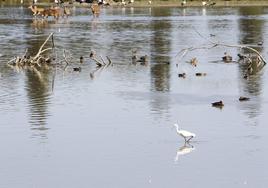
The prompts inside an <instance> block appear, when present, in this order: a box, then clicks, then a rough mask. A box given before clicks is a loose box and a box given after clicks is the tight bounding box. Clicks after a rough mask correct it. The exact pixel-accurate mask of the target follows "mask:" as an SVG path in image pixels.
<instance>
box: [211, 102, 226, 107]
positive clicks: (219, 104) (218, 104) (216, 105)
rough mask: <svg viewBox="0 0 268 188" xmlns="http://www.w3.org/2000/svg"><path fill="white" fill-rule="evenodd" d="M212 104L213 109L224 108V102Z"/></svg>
mask: <svg viewBox="0 0 268 188" xmlns="http://www.w3.org/2000/svg"><path fill="white" fill-rule="evenodd" d="M211 104H212V106H213V107H218V108H222V107H223V106H224V104H223V102H222V101H217V102H213V103H211Z"/></svg>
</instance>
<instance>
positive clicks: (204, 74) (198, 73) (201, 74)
mask: <svg viewBox="0 0 268 188" xmlns="http://www.w3.org/2000/svg"><path fill="white" fill-rule="evenodd" d="M206 75H207V73H202V72H197V73H195V76H206Z"/></svg>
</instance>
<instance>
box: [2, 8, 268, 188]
mask: <svg viewBox="0 0 268 188" xmlns="http://www.w3.org/2000/svg"><path fill="white" fill-rule="evenodd" d="M73 13H74V16H73V17H70V18H69V19H62V20H59V21H58V22H56V21H54V20H53V19H52V18H51V19H49V20H48V21H47V22H42V21H40V20H38V21H37V20H33V19H32V17H31V14H30V12H29V10H28V9H27V8H23V7H2V8H0V88H1V89H0V111H1V115H0V150H1V155H0V187H1V188H11V187H12V188H29V187H33V188H35V187H38V188H47V187H50V188H52V187H53V188H54V187H55V188H58V187H79V188H82V187H102V188H107V187H113V188H118V187H128V188H129V187H133V188H137V187H139V188H141V187H154V188H155V187H159V188H160V187H161V188H162V187H222V188H226V187H236V188H237V187H259V188H262V187H267V186H268V176H267V174H268V173H267V170H268V164H267V157H268V145H267V143H268V127H267V124H266V126H265V121H267V120H268V118H267V116H266V115H265V112H267V111H268V97H267V96H268V95H267V94H268V87H267V83H268V82H267V69H266V67H265V68H264V69H263V70H262V71H261V72H259V73H257V74H256V75H254V76H251V77H250V78H249V79H248V80H245V79H243V71H244V69H245V68H244V67H242V66H239V65H238V64H236V63H230V64H224V63H222V62H221V61H219V60H221V57H222V56H223V53H224V52H225V51H227V52H229V53H230V54H231V55H233V56H234V57H236V54H237V53H238V52H240V51H239V50H238V49H232V48H229V49H226V48H214V49H211V50H198V51H194V52H190V53H189V54H188V55H187V56H186V57H185V58H184V59H183V61H181V62H180V63H179V67H176V66H175V64H176V63H177V62H178V59H176V58H175V56H176V54H177V53H178V52H179V51H180V50H181V49H182V48H185V47H187V46H198V45H202V44H206V41H205V40H203V39H202V38H200V37H199V36H198V35H197V34H196V32H195V31H194V30H193V27H195V29H196V30H198V31H199V32H200V33H203V34H204V35H205V36H206V37H209V34H215V35H216V36H215V37H214V38H212V39H215V40H219V41H224V42H226V43H230V44H250V45H252V46H255V47H257V46H256V44H257V43H258V42H259V41H263V43H264V44H263V46H262V47H258V48H257V49H258V50H259V51H260V52H261V53H262V54H263V55H264V57H266V58H268V57H267V56H268V54H267V47H268V41H267V38H268V33H267V31H268V9H267V8H252V7H249V8H217V9H216V8H211V9H210V8H207V9H201V8H187V9H175V8H152V9H150V8H122V9H121V8H110V9H105V10H103V12H102V14H101V16H100V17H99V18H97V19H93V18H92V16H91V15H90V12H89V10H87V9H79V8H76V9H73ZM51 32H55V36H54V39H55V45H56V47H57V48H60V49H68V50H69V51H70V52H71V53H72V55H73V58H74V60H73V61H74V63H73V64H72V65H71V66H70V67H69V68H67V70H66V71H62V70H61V69H57V73H56V76H55V82H54V89H53V90H52V80H53V75H54V71H53V70H51V69H48V70H45V71H42V72H34V71H29V70H28V71H26V70H24V71H23V70H13V69H11V68H9V67H7V66H6V62H7V61H8V60H10V59H11V58H13V57H14V56H16V55H18V54H23V53H24V51H25V49H28V51H29V52H31V53H36V52H37V50H38V48H39V46H40V45H41V44H42V43H43V41H44V40H45V39H46V37H47V36H48V35H49V33H51ZM134 48H135V49H138V54H139V55H144V54H147V55H148V56H149V59H150V64H149V65H148V66H141V65H132V64H131V50H132V49H134ZM92 49H93V50H95V51H96V52H98V53H99V54H102V55H103V56H105V55H107V56H109V57H110V58H111V59H112V61H113V62H114V66H111V67H108V68H107V69H104V70H102V71H97V72H95V74H94V76H95V77H94V79H92V78H90V73H92V72H94V71H95V70H96V68H95V64H94V62H92V61H91V60H90V59H89V58H88V55H89V52H90V50H92ZM58 54H59V55H61V54H62V51H58ZM80 56H84V57H85V62H84V64H82V65H80V64H79V63H78V62H79V57H80ZM192 57H197V58H198V61H199V64H198V66H197V67H196V68H193V67H191V66H190V65H189V64H187V63H185V61H187V60H189V59H190V58H192ZM167 62H170V64H168V63H167ZM77 66H81V67H82V71H81V72H80V73H78V72H73V71H72V67H77ZM181 72H186V73H187V77H186V78H185V79H181V78H178V76H177V74H178V73H181ZM196 72H206V73H207V76H206V77H195V73H196ZM239 96H247V97H250V98H251V100H250V101H248V102H239V101H238V98H239ZM218 100H223V101H224V103H225V106H224V108H223V109H217V108H213V107H211V102H215V101H218ZM176 121H179V123H180V125H181V127H182V128H183V129H186V130H190V131H192V132H194V133H196V134H197V137H196V138H195V139H194V140H193V142H192V143H191V145H192V146H186V147H184V141H183V139H182V138H181V137H179V136H178V135H177V134H176V132H175V129H174V128H173V124H174V123H175V122H176Z"/></svg>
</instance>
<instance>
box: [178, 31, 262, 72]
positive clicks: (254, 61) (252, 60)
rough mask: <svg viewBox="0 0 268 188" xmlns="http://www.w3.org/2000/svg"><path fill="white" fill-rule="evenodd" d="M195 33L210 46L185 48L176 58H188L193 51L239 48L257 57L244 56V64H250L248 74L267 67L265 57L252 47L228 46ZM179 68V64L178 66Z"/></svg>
mask: <svg viewBox="0 0 268 188" xmlns="http://www.w3.org/2000/svg"><path fill="white" fill-rule="evenodd" d="M194 31H195V32H196V33H197V34H198V35H199V36H200V37H201V38H203V39H205V40H206V41H207V42H208V43H209V44H208V45H202V46H198V47H194V46H192V47H188V48H185V49H182V50H180V51H179V52H178V53H177V55H176V57H178V58H179V60H181V59H182V58H183V57H184V56H186V54H187V53H188V52H191V51H194V50H201V49H203V50H209V49H212V48H215V47H219V46H223V47H228V48H239V49H247V50H249V51H251V52H252V53H253V54H255V55H247V56H244V58H243V63H247V64H248V72H247V73H246V74H252V73H253V72H256V71H253V70H257V69H258V70H261V69H262V68H263V67H264V66H265V65H266V62H267V61H266V60H265V59H264V57H263V56H262V54H261V53H260V52H259V51H258V50H256V49H254V48H252V47H250V46H247V45H237V44H226V43H222V42H219V41H213V40H211V39H209V38H206V37H204V36H203V35H202V34H201V33H199V32H198V31H197V30H196V29H194ZM239 62H242V61H241V59H240V60H239ZM176 65H177V66H178V63H177V64H176Z"/></svg>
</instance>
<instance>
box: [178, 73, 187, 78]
mask: <svg viewBox="0 0 268 188" xmlns="http://www.w3.org/2000/svg"><path fill="white" fill-rule="evenodd" d="M178 77H180V78H185V77H186V73H185V72H184V73H179V74H178Z"/></svg>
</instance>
